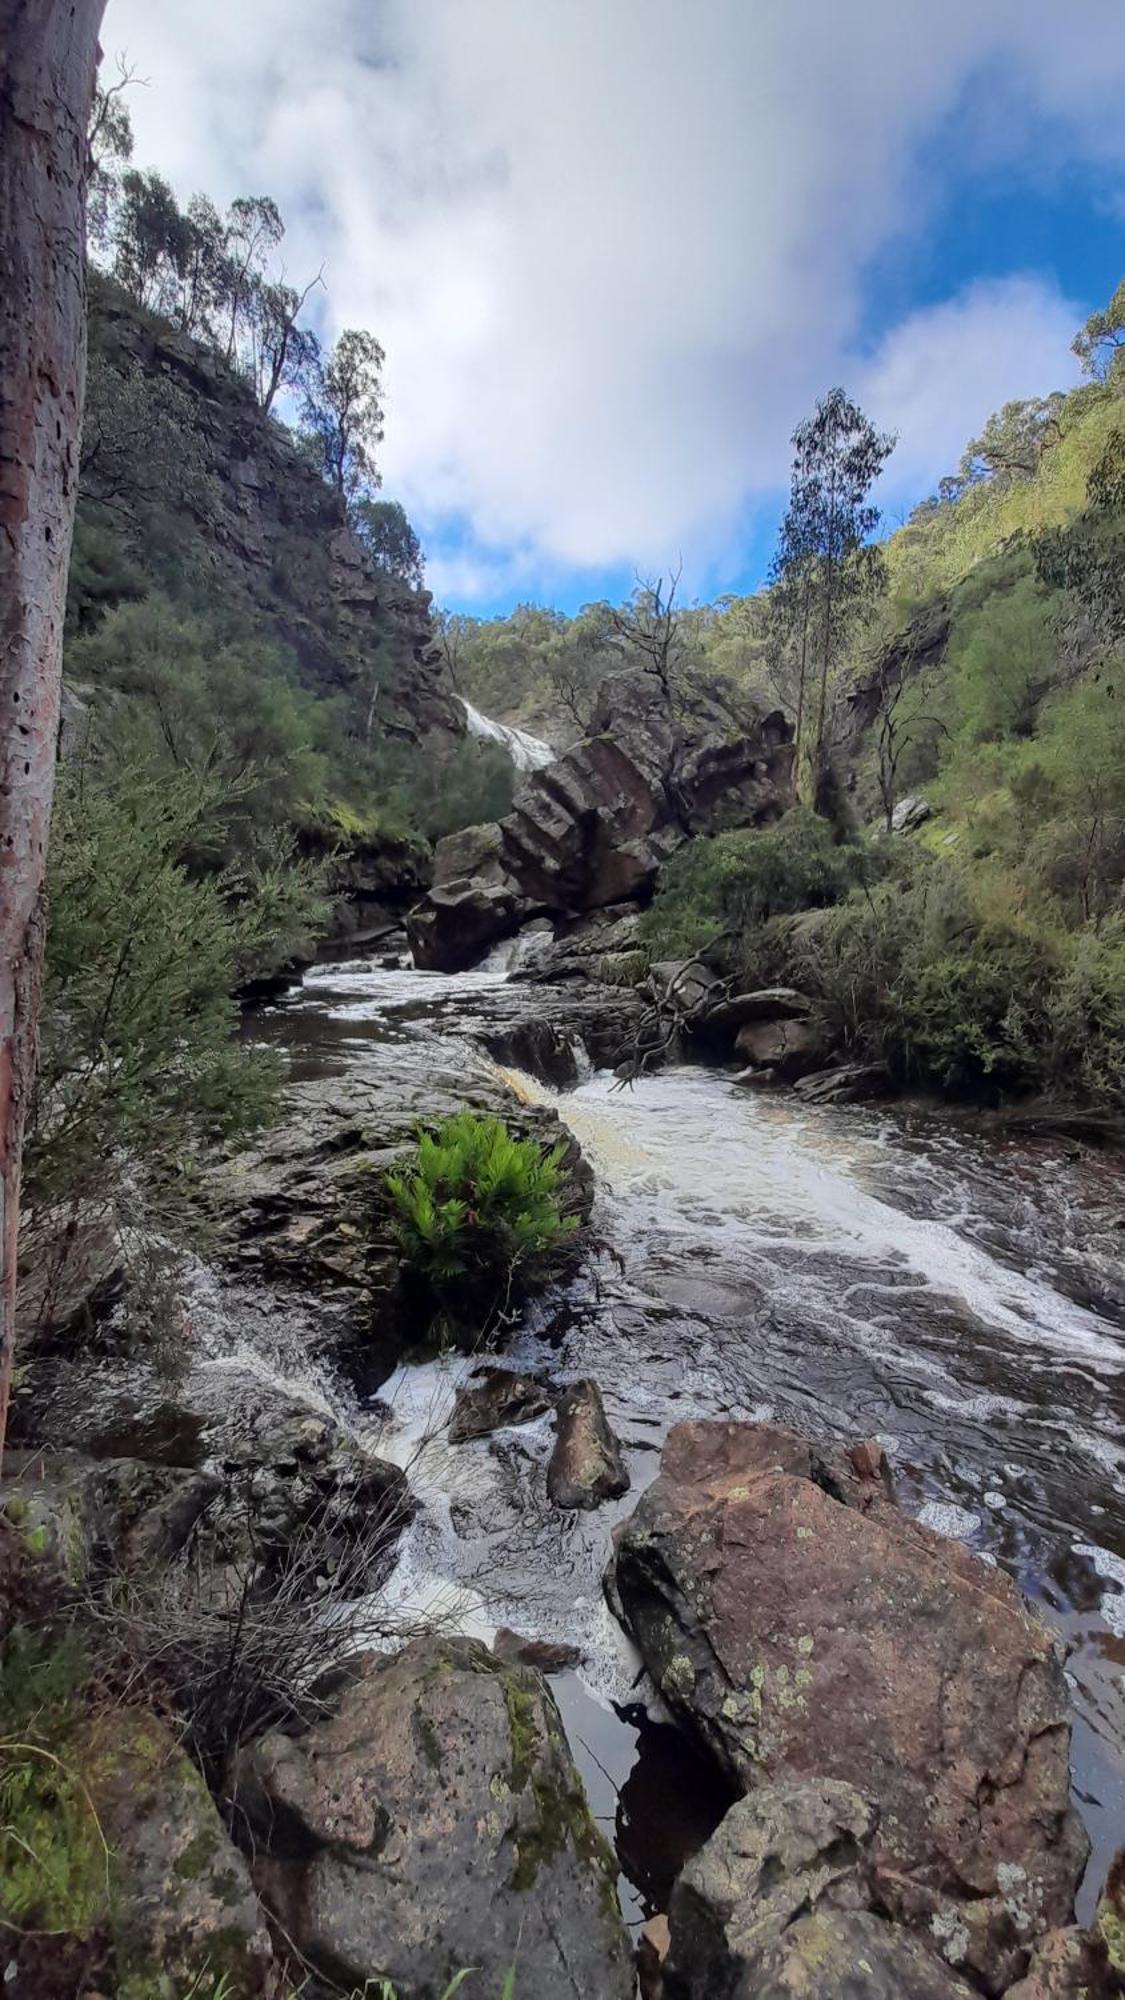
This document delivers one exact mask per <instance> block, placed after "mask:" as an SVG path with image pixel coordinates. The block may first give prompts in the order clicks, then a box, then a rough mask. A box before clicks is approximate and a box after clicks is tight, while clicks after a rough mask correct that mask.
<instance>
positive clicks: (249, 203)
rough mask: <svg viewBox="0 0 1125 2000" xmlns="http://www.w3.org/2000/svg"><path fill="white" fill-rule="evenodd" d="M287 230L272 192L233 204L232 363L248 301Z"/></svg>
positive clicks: (229, 270) (229, 271) (228, 282)
mask: <svg viewBox="0 0 1125 2000" xmlns="http://www.w3.org/2000/svg"><path fill="white" fill-rule="evenodd" d="M284 234H285V224H284V223H283V221H282V220H281V215H280V212H279V210H278V206H277V203H276V202H275V201H271V199H270V197H269V195H265V194H259V195H239V197H238V199H237V200H236V201H232V203H231V205H230V213H229V215H228V216H227V221H226V228H225V231H224V235H225V243H224V249H225V252H226V257H225V271H224V277H225V284H224V288H223V289H224V293H225V297H224V304H225V306H226V311H227V338H226V348H225V353H226V358H227V362H228V364H229V365H230V366H232V367H233V365H234V361H235V357H236V355H237V353H238V336H239V330H240V327H241V325H242V321H243V319H244V318H246V317H248V315H249V302H250V299H251V297H252V296H253V294H254V292H255V290H256V288H257V287H258V286H259V285H260V284H261V283H262V281H263V277H264V270H265V260H266V258H267V257H268V255H269V253H270V251H271V250H276V248H277V246H278V244H279V243H280V242H281V239H282V237H283V236H284Z"/></svg>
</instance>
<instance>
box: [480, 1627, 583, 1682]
mask: <svg viewBox="0 0 1125 2000" xmlns="http://www.w3.org/2000/svg"><path fill="white" fill-rule="evenodd" d="M492 1650H493V1652H494V1653H495V1655H496V1657H497V1659H498V1660H503V1662H504V1664H505V1666H509V1667H534V1668H535V1669H536V1671H537V1672H538V1673H541V1674H565V1673H567V1672H569V1670H570V1668H571V1667H579V1666H581V1664H582V1649H581V1647H580V1646H568V1645H567V1644H566V1642H565V1640H562V1639H525V1638H524V1637H523V1635H522V1634H521V1633H519V1632H513V1631H512V1629H511V1626H510V1625H500V1626H498V1627H497V1631H496V1636H495V1638H494V1639H493V1641H492Z"/></svg>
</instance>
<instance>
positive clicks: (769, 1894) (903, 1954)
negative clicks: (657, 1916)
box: [664, 1779, 970, 2000]
mask: <svg viewBox="0 0 1125 2000" xmlns="http://www.w3.org/2000/svg"><path fill="white" fill-rule="evenodd" d="M877 1817H878V1816H877V1814H876V1811H875V1809H874V1807H873V1806H872V1805H871V1804H870V1802H869V1801H868V1800H867V1799H865V1798H863V1797H862V1796H861V1795H860V1794H859V1793H858V1792H857V1791H855V1790H854V1789H853V1787H852V1786H850V1785H845V1784H841V1783H839V1782H837V1781H834V1780H831V1779H812V1780H809V1781H807V1782H805V1783H801V1784H793V1785H765V1786H763V1787H762V1788H761V1790H759V1791H758V1792H756V1793H753V1794H751V1796H750V1797H749V1798H745V1799H741V1800H740V1801H739V1802H738V1803H737V1804H736V1805H734V1806H732V1807H731V1809H730V1811H729V1812H728V1814H727V1815H726V1818H725V1819H724V1820H723V1822H722V1824H721V1825H720V1826H719V1827H718V1829H717V1830H716V1832H715V1833H714V1834H712V1836H711V1838H710V1840H709V1841H707V1843H706V1845H705V1846H704V1847H703V1848H702V1850H701V1851H700V1853H699V1854H697V1855H695V1856H694V1857H693V1858H692V1860H690V1861H689V1862H688V1864H687V1866H686V1868H685V1869H684V1870H683V1873H682V1874H681V1876H680V1879H679V1881H678V1882H677V1883H676V1886H675V1889H674V1890H673V1892H672V1901H671V1906H670V1909H669V1922H670V1945H669V1950H668V1955H667V1959H666V1963H665V1967H664V2000H716V1996H719V1995H724V1996H726V1995H737V1996H746V2000H750V1996H754V2000H758V1996H760V1995H766V1994H769V1995H773V1994H776V1995H779V1996H780V1995H783V1994H789V1993H792V1994H794V1995H798V1994H801V1995H806V1994H807V1995H810V1996H811V1995H814V1994H815V1995H816V2000H883V1996H886V2000H890V1996H891V1995H894V1996H896V2000H899V1996H901V2000H906V1996H907V1995H909V1996H911V2000H969V1995H970V1988H969V1987H968V1986H966V1985H964V1984H963V1983H962V1981H961V1980H960V1979H958V1978H956V1977H955V1976H954V1975H953V1974H952V1973H951V1971H950V1969H949V1967H948V1966H947V1965H944V1964H942V1962H941V1960H940V1958H939V1957H938V1956H937V1945H936V1943H935V1942H931V1943H930V1944H924V1943H923V1942H922V1941H921V1940H920V1939H917V1938H915V1937H913V1936H911V1935H910V1934H909V1933H908V1932H905V1931H903V1930H902V1929H900V1928H899V1927H898V1926H896V1925H893V1924H890V1923H888V1922H886V1921H885V1920H883V1919H881V1918H880V1917H879V1916H878V1915H877V1914H873V1909H874V1906H873V1895H872V1867H871V1844H872V1839H873V1836H874V1833H875V1828H876V1824H877Z"/></svg>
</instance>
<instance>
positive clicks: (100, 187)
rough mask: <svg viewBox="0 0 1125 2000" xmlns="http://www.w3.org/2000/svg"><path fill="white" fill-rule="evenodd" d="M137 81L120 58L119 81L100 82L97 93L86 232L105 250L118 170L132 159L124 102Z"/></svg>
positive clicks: (130, 130)
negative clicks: (125, 95) (127, 93)
mask: <svg viewBox="0 0 1125 2000" xmlns="http://www.w3.org/2000/svg"><path fill="white" fill-rule="evenodd" d="M136 80H137V73H136V70H134V69H130V68H129V67H128V66H127V64H126V63H125V60H124V58H123V57H120V56H119V57H118V60H117V82H116V83H110V84H101V83H100V84H99V85H98V87H97V89H96V90H95V92H94V115H93V118H92V120H91V123H90V139H89V144H90V184H89V189H88V192H87V197H86V230H87V235H88V236H89V239H90V241H91V242H92V243H96V244H98V246H99V248H104V247H105V246H106V245H107V244H108V242H109V238H110V231H111V224H112V218H113V211H114V207H115V204H116V202H117V200H118V197H119V194H120V188H119V185H118V167H119V166H120V165H121V164H122V163H123V162H125V161H128V160H131V159H132V157H133V121H132V119H131V118H130V116H129V107H128V105H127V104H126V103H125V102H124V101H123V100H124V94H125V92H126V91H127V90H128V88H129V86H130V84H132V83H135V82H136Z"/></svg>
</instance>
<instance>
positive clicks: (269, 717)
mask: <svg viewBox="0 0 1125 2000" xmlns="http://www.w3.org/2000/svg"><path fill="white" fill-rule="evenodd" d="M67 671H68V674H69V675H70V676H71V677H72V678H73V679H74V680H75V681H76V682H78V683H79V684H80V685H81V684H89V686H90V687H91V688H92V689H93V691H94V694H95V696H96V697H97V696H100V697H101V700H100V701H98V703H97V707H98V714H99V720H100V727H99V748H100V752H101V756H102V758H103V760H104V763H105V766H106V771H107V776H108V778H109V781H110V782H113V783H115V782H118V781H123V782H124V781H127V780H128V777H129V774H130V773H135V772H138V771H148V772H151V773H152V774H153V775H156V774H157V773H159V772H161V771H165V772H166V773H167V775H168V777H169V779H172V780H175V779H176V778H177V777H180V776H186V775H188V774H190V775H192V776H194V777H195V779H196V780H197V782H198V784H199V785H200V786H201V787H207V788H210V789H211V791H212V793H213V797H214V801H215V804H214V810H213V811H212V813H211V815H210V816H209V818H208V820H207V825H206V834H207V838H208V840H209V841H210V842H212V843H214V846H213V850H212V854H211V859H212V860H213V861H217V862H223V861H226V860H229V859H231V858H233V857H234V856H235V855H236V854H241V855H254V854H256V853H258V852H260V851H261V850H263V849H265V851H266V852H270V851H273V850H275V849H276V842H277V836H278V833H279V832H280V831H282V830H283V829H286V828H292V827H294V826H296V825H298V824H299V823H300V822H301V821H302V820H303V819H305V818H309V817H312V816H313V815H314V814H315V812H316V810H317V808H318V806H319V805H320V803H321V801H322V800H323V799H324V797H325V794H326V791H327V787H328V775H329V758H328V755H327V753H326V751H325V748H324V742H325V738H326V735H327V733H328V726H329V724H330V720H331V711H330V710H329V709H328V707H327V706H326V704H324V703H322V702H319V701H317V700H316V699H315V698H314V697H313V696H312V695H311V694H309V693H307V692H306V691H305V689H304V688H302V686H301V685H300V683H299V681H298V679H297V676H296V671H295V668H294V666H293V662H292V660H291V657H290V656H289V655H288V654H287V653H286V651H285V649H284V648H283V647H281V646H278V645H275V644H272V643H271V642H269V641H268V640H263V639H262V638H260V637H257V636H255V635H254V634H253V633H252V632H251V631H248V630H246V629H245V628H242V629H238V628H237V627H232V626H231V624H230V623H229V622H228V621H226V620H223V619H220V618H216V617H209V616H207V615H206V614H202V613H199V612H193V611H190V610H187V609H186V608H184V607H182V606H178V605H175V604H173V603H171V602H170V601H169V599H168V598H167V597H165V596H163V595H162V594H161V593H160V592H157V591H153V592H150V593H149V594H148V595H147V596H146V597H145V598H144V599H143V601H142V602H140V603H136V604H122V605H119V606H118V607H117V608H116V609H114V610H112V611H110V612H108V613H107V615H106V616H105V617H104V618H103V619H102V621H101V623H100V624H99V625H98V626H97V628H96V630H95V631H93V632H92V633H91V634H90V635H89V636H87V637H82V638H76V639H74V640H72V641H71V644H70V646H69V648H68V651H67Z"/></svg>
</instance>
